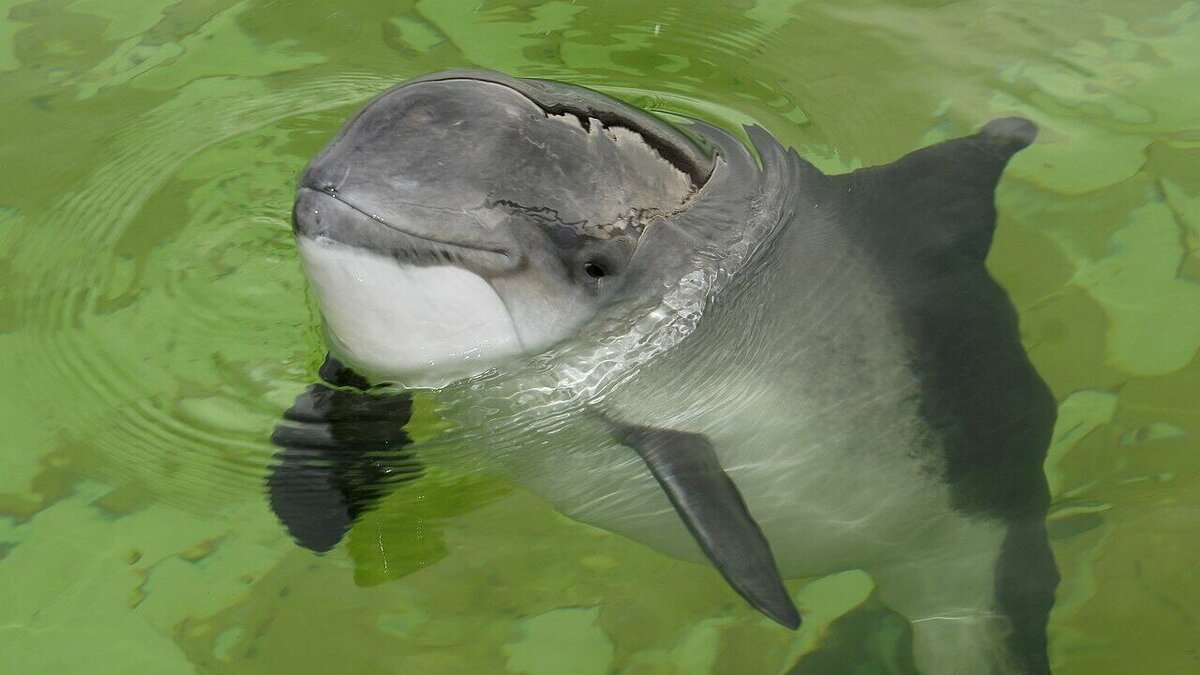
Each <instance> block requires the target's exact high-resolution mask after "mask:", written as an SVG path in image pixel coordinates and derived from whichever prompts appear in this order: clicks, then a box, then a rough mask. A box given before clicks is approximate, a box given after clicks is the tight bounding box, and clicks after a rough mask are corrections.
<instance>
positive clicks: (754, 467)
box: [268, 71, 1058, 674]
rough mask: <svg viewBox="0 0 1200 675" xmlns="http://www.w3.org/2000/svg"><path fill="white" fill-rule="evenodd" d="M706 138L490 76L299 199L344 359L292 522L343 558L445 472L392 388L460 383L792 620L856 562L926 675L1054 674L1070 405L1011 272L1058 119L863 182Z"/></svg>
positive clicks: (515, 448)
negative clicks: (1005, 284) (407, 492)
mask: <svg viewBox="0 0 1200 675" xmlns="http://www.w3.org/2000/svg"><path fill="white" fill-rule="evenodd" d="M685 129H686V131H684V130H680V129H678V128H675V127H672V126H670V125H668V124H666V123H664V122H663V121H661V120H659V119H657V118H655V117H652V116H650V115H647V114H646V113H643V112H641V111H638V110H636V109H633V108H631V107H629V106H627V105H624V104H622V103H620V102H618V101H615V100H613V99H609V98H607V97H604V96H602V95H600V94H597V93H595V92H592V91H589V90H586V89H582V88H578V87H573V86H569V85H564V84H559V83H552V82H544V81H536V80H518V79H514V78H509V77H506V76H503V75H500V74H497V73H492V72H485V71H451V72H447V73H440V74H435V75H432V76H428V77H424V78H420V79H417V80H413V81H410V82H408V83H405V84H403V85H401V86H399V87H396V88H394V89H392V90H390V91H388V92H386V93H384V94H383V95H381V96H380V97H378V98H377V99H375V101H373V102H372V103H370V104H369V105H368V106H366V107H365V108H364V109H363V110H362V111H361V112H359V113H358V114H357V115H356V116H355V117H354V118H352V119H351V120H350V121H349V122H348V123H347V124H346V126H345V127H344V128H343V129H342V131H341V132H340V133H339V134H338V136H337V137H336V138H335V139H334V140H333V141H332V142H331V143H330V144H329V146H327V147H326V149H325V150H324V151H322V153H321V154H320V155H318V157H316V158H315V159H314V160H313V162H312V163H311V164H310V165H309V167H308V168H307V169H306V171H305V173H304V175H303V177H302V179H301V188H300V191H299V195H298V198H297V202H296V208H295V213H294V223H295V231H296V235H297V240H298V245H299V247H300V251H301V257H302V259H303V261H304V265H305V269H306V272H307V273H308V276H309V278H310V281H311V282H312V285H313V288H314V291H315V293H316V295H317V299H318V302H319V304H320V306H321V310H322V316H323V319H324V324H325V331H326V335H327V342H328V344H329V347H330V352H331V357H330V359H329V361H327V364H326V366H325V367H324V368H323V369H322V377H323V379H325V380H326V382H327V383H328V385H314V386H313V387H311V388H310V389H309V390H308V391H307V392H306V393H305V394H304V395H302V396H301V397H300V398H299V399H297V402H296V405H295V406H293V408H292V409H291V410H289V411H288V412H287V413H286V415H285V417H286V418H287V421H286V422H285V423H284V424H282V425H281V426H280V427H279V428H278V429H277V430H276V434H275V437H274V438H275V442H276V443H277V444H278V445H280V446H281V447H282V448H283V450H282V452H281V454H280V462H279V464H278V466H277V467H276V469H275V470H274V472H273V473H272V475H271V476H270V477H269V479H268V483H269V485H268V487H269V490H270V493H271V499H272V505H273V507H274V508H275V511H276V513H277V514H278V515H279V516H280V518H281V520H282V521H283V522H284V523H285V525H286V526H287V527H288V528H289V530H290V531H291V532H292V533H293V535H295V536H296V537H297V539H298V540H299V541H300V542H301V543H302V544H304V545H306V546H308V547H310V548H313V549H316V550H324V549H327V548H329V547H331V546H332V545H334V544H335V543H336V542H337V541H338V539H339V538H340V537H341V536H342V534H343V533H344V532H345V531H346V529H347V528H348V527H349V524H350V523H351V522H352V521H353V519H354V518H355V517H357V515H358V513H359V512H360V511H361V510H362V509H363V508H367V507H369V504H370V503H371V501H372V499H373V498H375V497H377V496H378V494H379V493H380V490H381V489H382V488H381V485H383V484H385V483H387V482H389V481H392V482H396V481H403V480H405V479H408V478H411V477H413V476H416V475H419V473H420V469H419V465H418V464H417V462H416V457H415V453H416V452H420V449H419V448H417V449H415V450H414V449H413V448H411V447H409V446H408V445H407V443H408V439H407V436H405V435H404V432H403V430H402V427H403V424H404V423H405V422H407V420H408V415H409V406H410V403H409V401H408V399H407V397H406V396H404V395H403V394H397V393H394V392H393V393H383V394H380V393H378V392H371V391H368V387H369V386H370V385H372V384H377V383H385V382H399V383H402V384H404V385H406V386H435V387H439V388H440V389H441V394H440V398H444V399H445V400H446V401H448V403H446V404H445V407H444V410H443V413H444V414H445V415H446V416H447V417H449V418H451V419H453V420H455V421H456V422H457V423H458V424H457V428H458V437H459V438H460V439H466V442H467V443H469V444H470V446H471V450H472V452H474V453H479V454H481V455H485V456H488V457H490V458H492V459H494V460H495V461H496V462H497V463H499V464H503V465H505V466H507V467H508V470H509V471H510V472H511V473H512V474H513V475H514V476H515V477H516V479H517V480H519V481H520V482H522V483H524V484H526V485H527V486H529V487H530V488H531V489H533V490H534V491H535V492H538V493H539V494H541V495H543V496H544V497H546V498H547V499H548V500H550V501H551V502H552V503H554V504H555V505H556V506H557V507H558V508H560V509H561V510H563V511H564V512H566V513H568V514H569V515H571V516H573V517H575V518H578V519H580V520H584V521H586V522H591V523H594V524H597V525H600V526H602V527H605V528H607V529H610V530H612V531H615V532H618V533H621V534H625V535H627V536H629V537H631V538H634V539H637V540H639V541H642V542H645V543H647V544H649V545H651V546H654V547H656V548H659V549H661V550H664V551H666V552H668V553H671V554H673V555H676V556H679V557H683V558H691V559H699V560H703V559H708V560H709V561H711V562H712V563H713V564H714V565H715V566H716V567H717V568H718V570H719V571H720V572H721V573H722V574H723V575H724V576H725V578H726V579H727V580H728V581H729V583H730V584H731V585H732V586H733V587H734V589H736V590H737V591H738V592H739V593H740V594H741V595H742V596H743V597H745V598H746V599H747V600H748V601H749V602H750V603H752V604H753V605H754V606H756V607H757V608H759V609H760V610H761V611H762V612H764V613H765V614H767V615H768V616H770V617H771V618H773V619H774V620H776V621H777V622H779V623H781V624H783V625H785V626H789V627H793V628H794V627H796V626H797V625H799V622H800V617H799V614H798V612H797V611H796V608H795V606H794V605H793V603H792V601H791V599H790V597H789V595H788V593H787V591H786V589H785V588H784V587H783V583H782V579H783V578H788V577H795V576H816V575H821V574H827V573H831V572H835V571H839V570H845V569H856V568H861V569H865V570H867V571H868V572H869V573H870V574H871V575H872V577H873V578H874V580H875V582H876V585H877V588H878V591H879V593H880V595H881V597H882V598H883V600H884V601H885V602H886V603H887V604H889V605H890V606H891V607H892V608H893V609H895V610H896V611H898V612H900V613H901V614H903V615H904V616H906V617H907V618H908V619H909V620H910V621H911V622H912V626H913V635H914V657H915V660H916V663H917V665H918V666H919V668H920V669H921V670H922V672H925V673H929V674H936V673H964V672H969V673H1001V672H1023V673H1045V672H1049V664H1048V659H1047V655H1046V624H1047V618H1048V614H1049V611H1050V607H1051V605H1052V603H1053V595H1054V589H1055V587H1056V584H1057V580H1058V577H1057V572H1056V570H1055V566H1054V562H1053V558H1052V556H1051V553H1050V549H1049V545H1048V542H1047V537H1046V531H1045V525H1044V519H1045V514H1046V510H1047V508H1048V505H1049V494H1048V490H1047V486H1046V481H1045V478H1044V475H1043V474H1042V469H1041V464H1042V461H1043V459H1044V457H1045V452H1046V448H1047V445H1048V443H1049V437H1050V433H1051V429H1052V426H1053V422H1054V415H1055V405H1054V400H1053V398H1052V396H1051V395H1050V393H1049V391H1048V390H1047V388H1046V386H1045V385H1044V383H1043V382H1042V381H1041V379H1040V378H1039V377H1038V375H1037V373H1036V372H1035V371H1034V369H1033V368H1032V366H1031V365H1030V363H1029V361H1028V358H1027V357H1026V355H1025V352H1024V350H1023V349H1022V346H1021V343H1020V340H1019V335H1018V331H1017V317H1016V314H1015V311H1014V310H1013V308H1012V306H1011V303H1010V302H1009V301H1008V299H1007V297H1006V296H1005V294H1004V292H1003V290H1002V289H1001V288H1000V287H999V286H998V285H997V284H996V283H995V282H994V281H993V280H992V279H991V277H990V276H989V275H988V273H987V271H986V269H985V267H984V259H985V257H986V255H987V252H988V249H989V246H990V243H991V237H992V231H993V229H994V225H995V210H994V205H993V193H994V189H995V185H996V183H997V181H998V180H999V178H1000V175H1001V172H1002V171H1003V168H1004V166H1005V164H1006V162H1007V161H1008V159H1009V158H1010V157H1011V156H1012V155H1013V154H1014V153H1015V152H1017V151H1019V150H1020V149H1021V148H1023V147H1025V146H1026V145H1028V143H1030V142H1031V141H1032V139H1033V137H1034V134H1035V130H1034V128H1033V125H1032V124H1030V123H1029V122H1027V121H1024V120H1020V119H1015V118H1012V119H1002V120H996V121H993V122H991V123H990V124H988V125H986V126H985V127H984V128H983V129H982V130H981V131H980V132H979V133H977V134H975V135H973V136H970V137H966V138H962V139H957V140H953V141H948V142H945V143H941V144H938V145H935V146H932V147H929V148H925V149H922V150H918V151H916V152H914V153H912V154H910V155H908V156H906V157H904V158H902V159H900V160H899V161H897V162H895V163H893V164H890V165H887V166H883V167H875V168H868V169H863V170H860V171H856V172H853V173H850V174H845V175H839V176H826V175H823V174H822V173H821V172H820V171H818V170H817V169H816V168H815V167H813V166H812V165H810V164H808V163H807V162H805V161H804V160H803V159H801V158H799V157H798V156H797V155H796V153H795V152H794V151H790V150H784V149H783V148H782V147H780V145H779V144H778V143H777V142H776V141H775V140H774V139H772V138H771V137H770V136H769V135H768V134H767V133H766V132H764V131H762V130H761V129H757V128H749V129H747V133H748V134H749V137H750V139H751V141H752V142H753V144H754V149H755V151H756V152H757V158H756V157H755V156H754V155H752V154H751V152H750V151H749V150H748V149H747V148H746V147H745V146H744V145H743V144H742V143H740V142H738V141H737V140H736V139H735V138H733V137H732V136H730V135H729V134H727V133H725V132H723V131H721V130H719V129H716V128H714V127H711V126H709V125H705V124H702V123H691V124H688V125H686V127H685ZM485 370H487V371H489V373H490V374H489V375H488V376H485V377H474V378H472V377H469V376H470V375H473V374H477V373H479V372H481V371H485ZM329 385H333V386H329ZM484 411H486V412H484ZM366 456H371V457H373V458H374V459H372V460H371V462H367V463H364V462H363V461H362V459H361V458H362V457H366ZM380 457H390V458H391V459H390V461H381V460H380V459H379V458H380ZM364 467H367V468H364ZM381 467H382V468H381Z"/></svg>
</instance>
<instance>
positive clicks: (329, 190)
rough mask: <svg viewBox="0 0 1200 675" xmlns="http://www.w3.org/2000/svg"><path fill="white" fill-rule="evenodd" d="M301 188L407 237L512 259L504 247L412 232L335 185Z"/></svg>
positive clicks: (434, 254)
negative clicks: (362, 205) (350, 198)
mask: <svg viewBox="0 0 1200 675" xmlns="http://www.w3.org/2000/svg"><path fill="white" fill-rule="evenodd" d="M300 189H301V190H311V191H312V192H319V193H321V194H323V195H325V196H326V197H330V198H332V199H334V200H336V201H338V202H340V203H341V204H343V205H345V206H346V207H348V208H350V209H353V210H354V211H356V212H358V213H361V214H362V215H364V216H366V217H368V218H370V219H371V220H373V221H375V222H377V223H379V224H380V225H383V226H384V227H386V228H388V229H390V230H395V231H396V232H399V233H400V234H402V235H404V236H405V237H410V238H412V239H416V240H418V241H423V242H426V243H429V244H437V245H438V246H448V247H451V248H458V249H465V250H468V251H475V252H478V253H490V254H492V255H499V256H503V257H504V258H505V259H507V260H511V259H512V254H511V253H509V252H508V251H507V250H505V249H502V248H492V247H488V246H472V245H470V244H464V243H461V242H457V241H449V240H446V239H439V238H437V237H431V236H429V235H424V234H417V233H415V232H410V231H408V230H406V229H404V228H402V227H398V226H396V225H394V224H392V223H390V222H388V221H387V220H385V219H383V218H381V217H379V216H378V215H375V214H374V213H371V212H369V211H365V210H363V209H362V208H360V207H359V206H358V205H356V204H354V203H353V202H351V201H348V200H346V199H345V198H343V197H342V196H341V195H340V194H338V192H337V190H336V189H334V188H333V187H324V188H322V187H315V186H313V185H301V186H300ZM431 253H432V254H433V257H437V254H438V253H439V252H438V251H436V250H434V251H432V252H431ZM446 255H447V256H450V254H449V253H446ZM447 262H450V260H447Z"/></svg>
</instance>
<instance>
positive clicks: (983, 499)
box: [802, 117, 1058, 673]
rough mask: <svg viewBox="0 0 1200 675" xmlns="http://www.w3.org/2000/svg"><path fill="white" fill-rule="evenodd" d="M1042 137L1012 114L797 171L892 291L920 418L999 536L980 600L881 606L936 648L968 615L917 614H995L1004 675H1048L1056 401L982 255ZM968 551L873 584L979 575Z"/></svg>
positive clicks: (1054, 576) (970, 503)
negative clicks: (1048, 524)
mask: <svg viewBox="0 0 1200 675" xmlns="http://www.w3.org/2000/svg"><path fill="white" fill-rule="evenodd" d="M1036 134H1037V129H1036V127H1035V126H1034V124H1033V123H1032V122H1030V121H1028V120H1025V119H1021V118H1017V117H1008V118H1002V119H997V120H993V121H991V122H989V123H988V124H986V125H984V126H983V127H982V129H980V131H979V132H977V133H975V134H973V135H971V136H966V137H963V138H957V139H952V140H949V141H945V142H942V143H938V144H935V145H932V146H929V147H926V148H922V149H919V150H916V151H914V152H912V153H910V154H908V155H906V156H904V157H902V158H900V159H899V160H897V161H895V162H893V163H891V164H887V165H884V166H878V167H869V168H864V169H860V170H858V171H854V172H852V173H848V174H843V175H837V176H823V175H820V173H819V172H818V171H817V170H816V168H815V167H812V166H811V165H805V166H802V180H806V181H807V182H808V183H809V184H810V187H811V188H812V189H811V190H810V191H809V192H808V193H807V195H806V196H807V197H808V198H809V199H811V207H812V211H811V212H809V213H812V214H814V215H813V217H817V216H816V214H820V216H819V217H821V218H825V219H827V220H826V222H829V223H831V224H832V225H833V226H834V227H836V228H838V230H840V231H842V232H845V233H846V235H847V236H848V237H850V238H851V239H852V241H853V242H854V243H855V244H856V246H857V247H858V248H859V249H860V250H861V251H863V252H865V254H866V255H868V256H869V257H870V259H871V260H872V263H873V264H874V266H875V269H877V270H878V271H879V273H880V277H881V279H883V281H884V282H885V284H886V286H887V288H888V289H889V292H890V294H891V296H892V299H893V302H894V305H895V308H896V310H897V311H896V313H897V316H898V317H900V321H901V323H902V324H903V325H902V326H901V327H900V328H901V330H902V332H903V334H904V335H905V339H906V342H907V343H908V345H909V353H910V359H911V362H910V363H909V364H908V366H909V368H910V369H911V370H912V372H913V373H914V374H916V375H917V377H918V379H919V380H920V386H921V390H922V392H921V397H920V400H921V403H920V411H919V413H920V415H921V417H922V418H923V420H924V422H925V423H926V425H928V427H929V428H930V430H931V431H932V432H933V433H935V434H936V435H937V437H938V438H940V441H941V442H940V444H939V445H940V446H941V447H940V452H941V454H942V455H943V458H942V459H943V460H944V466H943V469H942V478H943V479H944V480H945V481H946V483H947V484H948V485H949V488H950V498H951V505H952V506H953V508H954V510H955V511H956V512H958V513H960V514H963V515H964V516H966V517H967V518H968V519H970V520H971V521H972V522H974V523H976V527H977V528H979V529H980V530H984V529H988V528H999V529H1000V531H1002V532H1005V533H1007V534H1005V535H1004V536H1001V537H999V538H998V539H997V541H996V550H995V551H994V555H993V558H992V560H991V562H990V565H992V568H990V569H989V570H986V572H988V574H984V575H983V576H982V577H981V578H980V580H979V582H978V583H977V584H975V588H977V589H985V590H981V591H980V592H979V593H977V595H979V596H980V597H981V598H983V599H982V600H980V601H979V602H982V603H983V604H982V605H979V606H973V605H971V604H970V603H969V602H968V601H967V599H965V598H962V597H950V596H946V597H944V598H943V604H944V605H945V606H944V607H941V608H938V607H934V606H933V605H932V603H933V602H934V600H933V598H931V597H926V598H921V597H914V598H910V599H909V602H908V604H909V605H910V606H911V607H913V608H915V607H920V608H921V610H920V614H918V613H917V612H915V611H911V612H906V611H905V607H904V606H902V604H903V603H901V604H899V605H898V604H895V603H889V604H892V607H893V609H897V610H898V611H900V612H901V613H902V614H906V615H911V616H910V618H912V617H913V616H918V615H920V616H922V617H924V618H923V619H922V622H921V623H915V624H914V631H915V633H916V638H915V640H916V641H917V642H918V643H924V644H926V645H935V646H936V648H931V649H930V650H927V651H929V652H930V653H935V652H936V650H937V649H942V650H943V651H945V650H948V649H949V647H948V646H947V645H949V644H951V641H949V640H946V639H943V638H944V635H943V636H942V638H935V637H933V636H934V635H936V633H935V631H938V630H941V631H943V632H945V631H952V630H960V631H966V630H968V629H969V622H962V621H960V622H953V621H929V620H925V618H928V614H929V613H928V612H925V610H930V609H931V610H932V611H933V614H939V613H941V614H945V613H946V612H948V611H950V610H952V609H955V608H959V609H962V608H965V607H972V606H973V607H974V611H975V612H976V613H977V614H978V615H979V616H985V615H991V616H995V617H996V619H997V620H1002V621H1003V622H1006V623H1007V624H1008V627H1009V628H1008V631H1007V638H1006V640H1005V641H1004V647H1003V649H1004V651H1006V652H1007V654H1004V655H1002V656H999V657H996V658H1002V659H1003V660H1005V661H1006V662H1007V663H1009V664H1010V665H1009V666H1008V667H1007V670H1006V672H1007V671H1008V670H1011V669H1013V668H1016V669H1019V670H1020V671H1021V672H1026V673H1045V672H1049V666H1048V660H1047V656H1046V635H1045V630H1046V624H1047V619H1048V616H1049V612H1050V608H1051V606H1052V605H1053V600H1054V592H1055V588H1056V587H1057V584H1058V572H1057V569H1056V568H1055V564H1054V559H1053V556H1052V554H1051V551H1050V546H1049V542H1048V539H1047V535H1046V528H1045V516H1046V513H1047V510H1048V508H1049V505H1050V492H1049V488H1048V486H1047V483H1046V477H1045V474H1044V471H1043V462H1044V460H1045V457H1046V451H1047V448H1048V446H1049V443H1050V438H1051V433H1052V431H1053V428H1054V421H1055V417H1056V414H1057V404H1056V401H1055V398H1054V395H1053V394H1052V392H1051V391H1050V389H1049V388H1048V387H1047V386H1046V384H1045V382H1043V380H1042V379H1041V377H1040V376H1039V375H1038V373H1037V371H1036V370H1035V369H1034V367H1033V364H1032V363H1031V362H1030V360H1029V357H1028V355H1027V354H1026V352H1025V349H1024V346H1023V345H1022V342H1021V336H1020V331H1019V325H1018V318H1019V317H1018V315H1017V311H1016V308H1015V307H1014V306H1013V303H1012V302H1011V300H1010V299H1009V297H1008V295H1007V294H1006V293H1005V291H1004V289H1003V288H1002V287H1001V286H1000V285H999V284H998V283H996V281H995V280H994V279H993V278H992V276H991V275H990V273H989V272H988V269H987V267H986V264H985V263H986V259H987V256H988V252H989V249H990V247H991V244H992V238H993V233H994V231H995V227H996V207H995V191H996V186H997V185H998V183H999V181H1000V178H1001V175H1002V174H1003V172H1004V169H1005V167H1006V166H1007V164H1008V161H1009V160H1010V159H1011V158H1012V157H1013V156H1014V155H1015V154H1016V153H1017V152H1019V151H1020V150H1022V149H1024V148H1025V147H1027V146H1028V145H1029V144H1030V143H1032V142H1033V140H1034V138H1035V136H1036ZM806 215H807V214H806ZM989 531H990V530H989ZM964 546H966V548H964ZM973 546H974V545H973V544H970V542H967V544H963V545H958V548H957V549H954V550H951V551H947V552H946V553H945V555H944V559H945V561H944V563H943V568H939V567H938V565H935V564H933V563H930V564H929V565H928V566H927V568H928V569H926V570H924V571H920V570H918V571H913V570H908V571H906V572H904V573H890V574H887V575H884V576H881V577H880V578H878V579H877V582H880V588H881V590H882V591H886V592H888V593H890V594H891V595H903V594H904V593H903V588H904V587H906V586H908V587H915V586H914V579H920V578H925V579H926V580H927V581H930V584H929V587H930V588H934V587H938V588H950V587H952V585H951V584H949V583H945V582H946V580H947V579H950V578H952V577H953V575H954V574H956V573H958V572H961V573H962V575H967V574H974V573H976V572H980V573H982V571H980V570H972V569H968V567H969V565H967V563H966V562H963V561H964V560H969V559H970V556H969V553H970V551H977V550H978V547H974V548H972V547H973ZM968 549H970V550H969V551H968ZM964 551H967V553H964ZM872 574H873V575H874V572H872ZM922 575H925V576H924V577H922ZM888 578H891V581H890V582H889V581H888ZM934 580H936V581H937V582H938V583H933V581H934ZM889 583H890V586H891V587H887V586H889ZM967 586H968V585H967V584H964V588H965V587H967ZM897 587H899V588H897ZM933 595H936V594H933ZM985 596H986V597H985ZM977 604H978V603H977ZM980 625H983V624H982V623H981V624H980ZM981 630H982V629H981ZM922 633H925V634H926V635H925V636H924V637H923V636H922ZM947 654H948V656H950V657H954V658H961V656H962V655H961V654H954V653H949V652H947ZM929 660H931V661H934V660H939V659H936V658H931V659H929ZM940 661H942V662H945V663H949V662H951V661H953V658H947V659H940ZM935 672H941V671H935ZM954 672H958V671H954Z"/></svg>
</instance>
